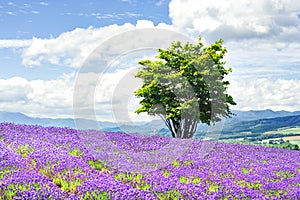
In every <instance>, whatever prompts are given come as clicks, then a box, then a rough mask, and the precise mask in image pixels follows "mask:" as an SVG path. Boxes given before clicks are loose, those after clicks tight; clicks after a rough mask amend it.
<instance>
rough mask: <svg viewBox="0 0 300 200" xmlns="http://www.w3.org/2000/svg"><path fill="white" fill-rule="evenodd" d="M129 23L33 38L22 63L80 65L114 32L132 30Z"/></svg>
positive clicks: (75, 66) (29, 64) (28, 64)
mask: <svg viewBox="0 0 300 200" xmlns="http://www.w3.org/2000/svg"><path fill="white" fill-rule="evenodd" d="M133 28H134V26H133V25H131V24H128V23H126V24H124V25H122V26H118V25H110V26H106V27H102V28H93V27H89V28H88V29H82V28H76V29H74V30H73V31H70V32H65V33H62V34H61V35H60V36H58V37H57V38H52V39H41V38H33V39H32V43H31V45H30V46H29V48H27V49H26V50H25V51H24V53H23V55H22V58H23V64H24V65H26V66H34V65H35V66H39V65H41V64H43V63H44V62H49V63H50V64H55V65H63V66H68V67H74V68H78V67H81V65H82V64H83V62H84V60H85V59H86V58H87V57H88V56H89V55H90V54H91V53H92V51H93V50H94V49H95V48H96V47H97V46H99V45H100V44H101V43H102V42H104V41H105V40H106V39H108V38H110V37H112V36H113V35H115V34H118V33H121V32H124V31H128V30H132V29H133Z"/></svg>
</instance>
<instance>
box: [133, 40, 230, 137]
mask: <svg viewBox="0 0 300 200" xmlns="http://www.w3.org/2000/svg"><path fill="white" fill-rule="evenodd" d="M222 43H223V40H222V39H219V40H218V41H216V42H214V43H213V44H211V45H210V46H204V44H203V43H202V42H201V37H199V39H198V41H197V43H196V44H193V43H185V44H181V42H179V41H178V42H173V43H172V45H171V46H170V47H169V48H167V49H165V50H163V49H158V53H159V54H158V55H157V56H156V58H157V59H155V60H153V61H151V60H140V61H139V64H140V65H141V67H140V69H139V70H138V72H137V73H136V75H135V76H136V77H138V78H141V79H142V81H143V85H142V87H141V88H139V89H137V90H136V91H135V92H134V94H135V96H136V97H141V98H142V100H141V101H140V105H141V107H140V108H138V109H137V110H136V111H135V112H136V113H138V114H139V113H142V112H146V113H148V114H149V115H158V116H160V117H161V118H162V119H163V120H164V122H165V124H166V126H167V127H168V128H169V130H170V131H171V134H172V137H177V138H191V137H193V135H194V133H195V131H196V129H197V125H198V123H199V122H201V123H206V124H208V125H211V124H214V123H215V122H218V121H220V120H221V119H222V118H228V117H231V116H232V115H233V113H232V112H231V111H230V109H229V106H230V105H236V103H235V102H234V100H233V98H232V96H230V95H228V94H227V88H228V86H229V82H228V81H227V80H224V78H225V75H227V74H229V73H230V72H231V68H228V69H225V67H224V65H225V62H224V61H223V58H224V56H225V53H226V51H227V50H226V48H225V47H223V46H222Z"/></svg>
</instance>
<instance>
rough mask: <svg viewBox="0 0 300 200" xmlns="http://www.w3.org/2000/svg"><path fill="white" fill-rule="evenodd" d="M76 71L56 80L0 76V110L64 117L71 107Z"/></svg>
mask: <svg viewBox="0 0 300 200" xmlns="http://www.w3.org/2000/svg"><path fill="white" fill-rule="evenodd" d="M73 79H74V74H70V75H63V76H61V77H59V78H58V79H57V80H27V79H25V78H22V77H12V78H9V79H0V92H1V96H0V110H6V111H13V112H24V113H26V114H29V115H32V116H48V117H55V116H60V117H63V116H65V115H68V114H69V115H70V113H71V111H72V109H71V108H72V107H71V105H72V97H73Z"/></svg>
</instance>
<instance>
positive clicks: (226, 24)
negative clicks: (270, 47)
mask: <svg viewBox="0 0 300 200" xmlns="http://www.w3.org/2000/svg"><path fill="white" fill-rule="evenodd" d="M299 10H300V1H298V0H290V1H288V0H251V1H250V0H245V1H238V2H237V1H236V0H227V1H218V0H211V1H205V0H172V1H171V2H170V4H169V11H170V18H171V19H172V22H173V25H174V26H176V27H180V28H181V29H182V30H186V29H188V30H189V31H190V32H197V33H200V34H201V35H203V36H205V37H207V38H211V39H213V40H215V39H218V38H220V37H222V38H224V39H225V40H238V39H249V38H257V37H258V38H264V37H268V38H270V37H271V38H272V37H277V38H278V39H280V38H282V37H283V38H288V37H289V36H290V35H291V33H290V31H291V30H292V29H294V31H295V32H296V33H298V35H300V34H299V30H300V26H299V18H298V16H297V15H298V14H299ZM293 36H294V38H293V40H294V41H299V36H298V37H297V36H296V35H293Z"/></svg>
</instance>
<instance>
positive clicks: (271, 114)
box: [226, 109, 300, 123]
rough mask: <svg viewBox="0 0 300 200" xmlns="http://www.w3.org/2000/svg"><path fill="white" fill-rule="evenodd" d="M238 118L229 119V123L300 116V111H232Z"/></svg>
mask: <svg viewBox="0 0 300 200" xmlns="http://www.w3.org/2000/svg"><path fill="white" fill-rule="evenodd" d="M232 112H233V113H234V114H236V116H234V117H233V118H230V119H227V120H226V121H227V123H231V122H237V121H250V120H257V119H270V118H275V117H287V116H295V115H300V111H296V112H288V111H273V110H270V109H268V110H249V111H238V110H234V111H232Z"/></svg>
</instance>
